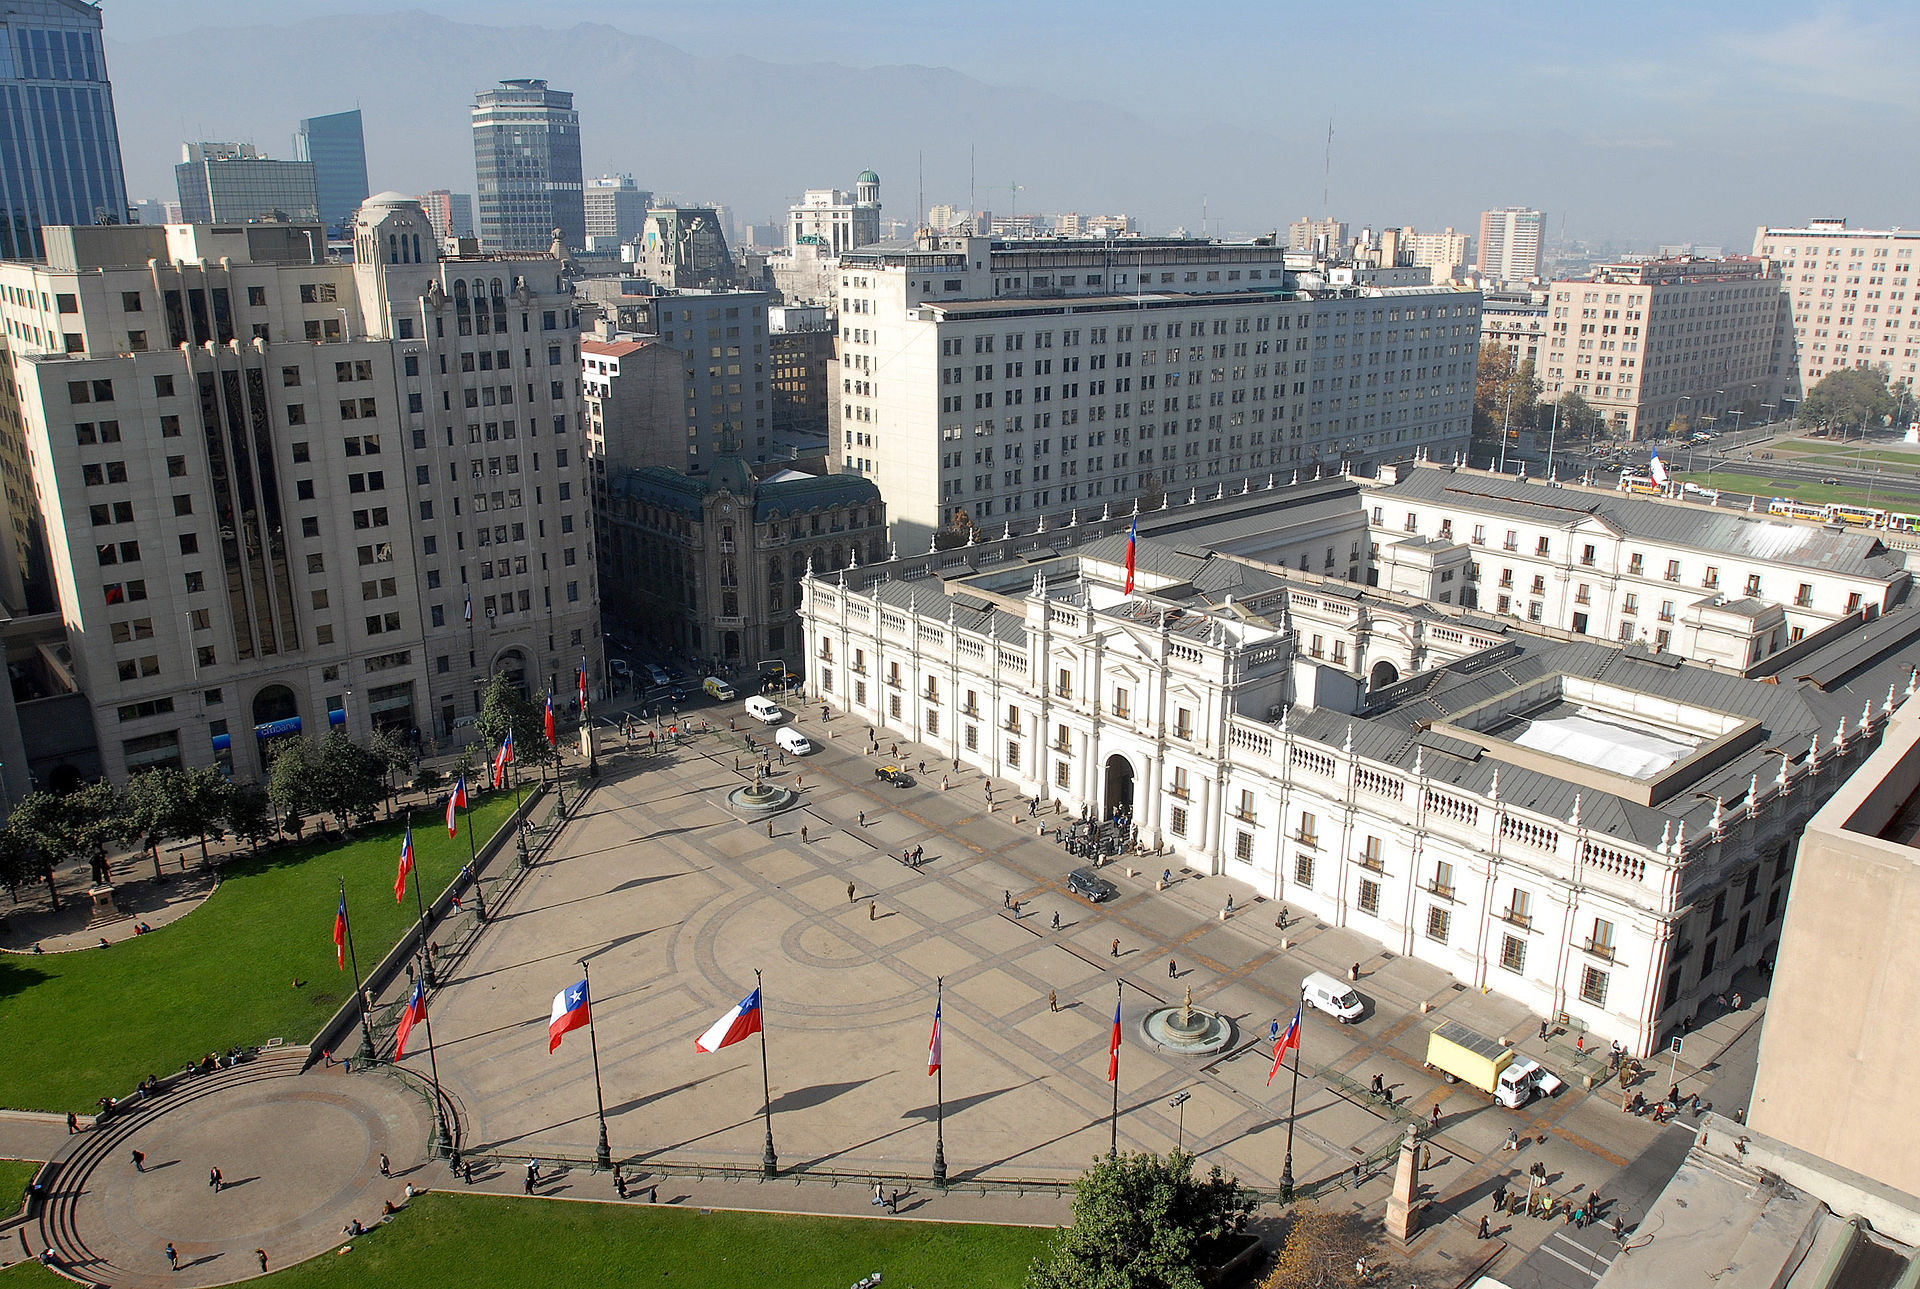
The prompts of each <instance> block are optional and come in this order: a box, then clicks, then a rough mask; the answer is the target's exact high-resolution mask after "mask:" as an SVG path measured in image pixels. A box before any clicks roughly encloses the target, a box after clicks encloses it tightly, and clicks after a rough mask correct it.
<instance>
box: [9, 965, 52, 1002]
mask: <svg viewBox="0 0 1920 1289" xmlns="http://www.w3.org/2000/svg"><path fill="white" fill-rule="evenodd" d="M51 979H53V973H52V972H48V971H42V970H40V969H39V968H38V967H30V966H28V965H26V962H25V961H24V960H16V958H15V955H13V954H7V955H6V956H5V957H0V998H11V997H12V996H13V995H15V994H24V993H26V992H27V991H28V990H29V989H32V988H33V987H34V986H35V985H39V984H44V983H46V982H47V981H49V980H51Z"/></svg>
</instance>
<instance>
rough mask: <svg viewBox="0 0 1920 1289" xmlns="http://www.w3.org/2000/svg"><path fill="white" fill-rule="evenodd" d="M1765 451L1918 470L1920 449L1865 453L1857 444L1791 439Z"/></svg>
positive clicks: (1875, 450) (1876, 449)
mask: <svg viewBox="0 0 1920 1289" xmlns="http://www.w3.org/2000/svg"><path fill="white" fill-rule="evenodd" d="M1767 450H1768V451H1777V452H1793V453H1798V454H1801V455H1807V456H1831V457H1835V458H1838V457H1842V456H1845V457H1848V458H1853V459H1859V460H1866V461H1878V462H1881V463H1882V464H1885V465H1894V466H1908V467H1910V468H1914V469H1920V448H1908V449H1907V450H1905V451H1901V450H1900V449H1898V448H1887V449H1885V450H1882V449H1878V448H1868V449H1867V450H1866V451H1865V452H1862V451H1861V450H1860V445H1859V444H1858V443H1857V442H1856V443H1851V444H1848V443H1813V442H1809V441H1807V440H1806V439H1793V440H1791V441H1789V442H1786V443H1781V444H1777V445H1769V446H1768V448H1767ZM1834 464H1835V465H1845V464H1846V462H1845V461H1841V460H1835V461H1834Z"/></svg>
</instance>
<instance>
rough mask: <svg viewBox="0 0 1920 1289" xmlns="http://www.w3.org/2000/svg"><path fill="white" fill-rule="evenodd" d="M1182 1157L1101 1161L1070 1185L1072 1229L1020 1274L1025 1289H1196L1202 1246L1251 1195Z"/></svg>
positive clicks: (1241, 1218) (1236, 1221) (1239, 1219)
mask: <svg viewBox="0 0 1920 1289" xmlns="http://www.w3.org/2000/svg"><path fill="white" fill-rule="evenodd" d="M1193 1165H1194V1157H1193V1156H1192V1155H1190V1154H1188V1153H1186V1152H1185V1151H1183V1150H1175V1151H1174V1152H1172V1153H1171V1154H1169V1155H1166V1156H1164V1157H1163V1156H1160V1155H1155V1154H1149V1153H1146V1152H1140V1153H1134V1152H1129V1153H1127V1154H1124V1155H1117V1156H1115V1155H1109V1156H1106V1157H1105V1158H1102V1159H1099V1160H1097V1161H1095V1163H1094V1165H1093V1167H1091V1168H1089V1169H1088V1170H1087V1171H1086V1172H1084V1173H1082V1174H1081V1175H1080V1177H1079V1179H1078V1180H1076V1181H1075V1182H1074V1184H1073V1224H1072V1225H1071V1226H1069V1227H1068V1228H1067V1229H1066V1230H1064V1231H1062V1232H1060V1234H1059V1235H1058V1236H1056V1237H1055V1239H1054V1242H1053V1247H1052V1248H1051V1249H1050V1250H1049V1251H1048V1252H1047V1253H1046V1254H1044V1255H1042V1256H1041V1257H1039V1258H1037V1259H1035V1260H1034V1263H1033V1266H1032V1267H1031V1268H1029V1269H1028V1271H1027V1285H1028V1289H1199V1286H1200V1283H1201V1281H1200V1268H1199V1266H1198V1257H1197V1254H1196V1250H1197V1246H1199V1245H1200V1244H1201V1242H1202V1241H1205V1240H1208V1239H1214V1238H1218V1237H1220V1236H1222V1235H1225V1234H1228V1233H1230V1232H1233V1231H1238V1230H1240V1229H1241V1228H1243V1227H1244V1226H1245V1224H1246V1219H1247V1214H1248V1213H1249V1212H1250V1211H1251V1210H1252V1208H1253V1204H1254V1198H1253V1196H1252V1195H1251V1194H1250V1193H1248V1192H1247V1191H1244V1190H1242V1189H1241V1187H1240V1184H1239V1182H1237V1181H1236V1180H1234V1179H1233V1178H1230V1177H1227V1176H1225V1175H1224V1174H1222V1173H1221V1171H1220V1169H1219V1168H1218V1167H1217V1166H1216V1167H1215V1168H1214V1169H1212V1171H1211V1172H1209V1173H1208V1175H1207V1176H1206V1177H1205V1178H1204V1179H1201V1178H1197V1177H1195V1176H1194V1175H1193Z"/></svg>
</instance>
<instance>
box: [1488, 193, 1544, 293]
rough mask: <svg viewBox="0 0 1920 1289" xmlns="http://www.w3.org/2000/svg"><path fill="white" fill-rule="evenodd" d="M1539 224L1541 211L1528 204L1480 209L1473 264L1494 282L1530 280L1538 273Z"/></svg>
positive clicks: (1538, 274)
mask: <svg viewBox="0 0 1920 1289" xmlns="http://www.w3.org/2000/svg"><path fill="white" fill-rule="evenodd" d="M1540 227H1541V222H1540V212H1539V211H1537V210H1534V209H1533V208H1532V207H1530V206H1503V207H1501V208H1500V209H1499V210H1486V211H1482V212H1480V256H1479V259H1478V260H1477V261H1475V267H1476V268H1478V269H1479V270H1480V272H1481V273H1482V274H1483V275H1484V276H1486V277H1488V278H1491V279H1493V280H1494V281H1496V282H1531V281H1532V280H1533V279H1535V278H1537V277H1539V276H1540Z"/></svg>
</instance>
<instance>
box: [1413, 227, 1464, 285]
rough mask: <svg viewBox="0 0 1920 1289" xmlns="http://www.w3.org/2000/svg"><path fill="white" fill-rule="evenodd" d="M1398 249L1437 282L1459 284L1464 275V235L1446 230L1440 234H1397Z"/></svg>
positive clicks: (1449, 229)
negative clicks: (1426, 270) (1398, 240)
mask: <svg viewBox="0 0 1920 1289" xmlns="http://www.w3.org/2000/svg"><path fill="white" fill-rule="evenodd" d="M1400 248H1401V250H1402V251H1404V252H1405V253H1406V255H1407V258H1408V262H1409V263H1411V264H1413V265H1414V266H1415V267H1416V268H1426V269H1432V270H1433V280H1434V281H1436V282H1454V281H1459V280H1460V279H1461V278H1463V277H1465V276H1466V272H1467V235H1466V234H1465V233H1456V232H1454V231H1453V229H1451V228H1448V229H1447V230H1446V231H1444V232H1439V233H1418V232H1415V231H1414V230H1413V229H1411V228H1403V229H1401V230H1400Z"/></svg>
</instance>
